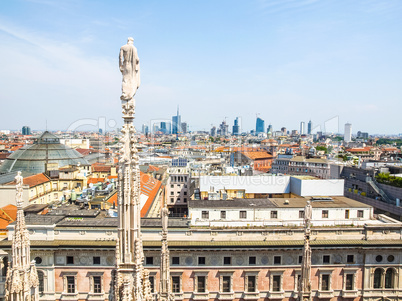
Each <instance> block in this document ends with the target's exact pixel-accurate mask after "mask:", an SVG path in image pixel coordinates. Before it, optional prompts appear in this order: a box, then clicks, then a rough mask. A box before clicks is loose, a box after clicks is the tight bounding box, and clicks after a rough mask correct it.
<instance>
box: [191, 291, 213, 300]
mask: <svg viewBox="0 0 402 301" xmlns="http://www.w3.org/2000/svg"><path fill="white" fill-rule="evenodd" d="M192 299H193V300H208V299H209V293H208V292H206V293H198V292H193V296H192Z"/></svg>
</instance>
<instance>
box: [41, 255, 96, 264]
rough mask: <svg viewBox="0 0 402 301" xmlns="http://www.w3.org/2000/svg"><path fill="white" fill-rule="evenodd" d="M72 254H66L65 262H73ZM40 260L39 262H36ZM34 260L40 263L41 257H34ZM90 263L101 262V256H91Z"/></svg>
mask: <svg viewBox="0 0 402 301" xmlns="http://www.w3.org/2000/svg"><path fill="white" fill-rule="evenodd" d="M74 258H75V257H74V256H66V264H75V260H74ZM38 261H40V262H38ZM35 262H36V263H38V264H41V263H42V259H41V258H40V257H36V258H35ZM92 264H94V265H100V264H101V258H100V257H99V256H93V257H92Z"/></svg>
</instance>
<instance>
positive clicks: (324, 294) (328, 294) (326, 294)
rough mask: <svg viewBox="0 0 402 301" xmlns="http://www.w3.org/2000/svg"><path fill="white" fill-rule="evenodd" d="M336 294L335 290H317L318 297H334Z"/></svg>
mask: <svg viewBox="0 0 402 301" xmlns="http://www.w3.org/2000/svg"><path fill="white" fill-rule="evenodd" d="M333 296H334V291H332V290H331V291H318V292H317V297H318V298H325V299H327V298H332V297H333Z"/></svg>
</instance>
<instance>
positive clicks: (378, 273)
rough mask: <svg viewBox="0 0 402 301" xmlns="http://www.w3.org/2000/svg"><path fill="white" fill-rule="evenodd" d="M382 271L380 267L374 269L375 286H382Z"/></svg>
mask: <svg viewBox="0 0 402 301" xmlns="http://www.w3.org/2000/svg"><path fill="white" fill-rule="evenodd" d="M382 272H383V269H380V268H378V269H376V270H375V271H374V288H382Z"/></svg>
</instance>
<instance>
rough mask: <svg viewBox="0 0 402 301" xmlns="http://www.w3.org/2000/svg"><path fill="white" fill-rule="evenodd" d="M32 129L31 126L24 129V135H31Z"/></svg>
mask: <svg viewBox="0 0 402 301" xmlns="http://www.w3.org/2000/svg"><path fill="white" fill-rule="evenodd" d="M31 134H32V133H31V128H30V127H29V126H23V127H22V135H31Z"/></svg>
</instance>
